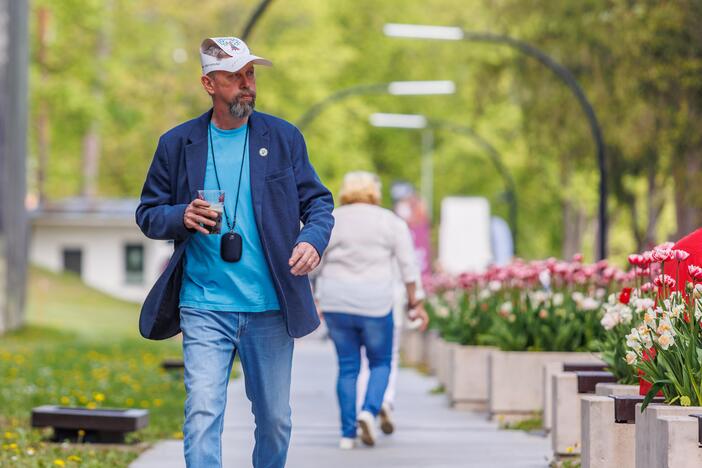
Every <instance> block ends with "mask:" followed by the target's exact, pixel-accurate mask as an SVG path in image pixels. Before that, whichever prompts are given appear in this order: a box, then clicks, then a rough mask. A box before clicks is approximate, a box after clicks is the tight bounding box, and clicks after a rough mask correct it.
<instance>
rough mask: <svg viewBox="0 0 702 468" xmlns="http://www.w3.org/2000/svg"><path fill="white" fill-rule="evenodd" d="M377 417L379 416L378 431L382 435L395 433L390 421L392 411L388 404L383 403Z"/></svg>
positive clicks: (393, 425)
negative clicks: (381, 432)
mask: <svg viewBox="0 0 702 468" xmlns="http://www.w3.org/2000/svg"><path fill="white" fill-rule="evenodd" d="M378 416H380V430H381V431H383V434H392V433H393V432H395V424H394V423H393V421H392V409H391V407H390V405H389V404H388V403H383V406H381V408H380V414H379V415H378Z"/></svg>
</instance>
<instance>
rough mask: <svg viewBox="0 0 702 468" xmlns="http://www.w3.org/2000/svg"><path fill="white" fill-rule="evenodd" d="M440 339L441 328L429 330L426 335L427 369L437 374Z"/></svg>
mask: <svg viewBox="0 0 702 468" xmlns="http://www.w3.org/2000/svg"><path fill="white" fill-rule="evenodd" d="M440 340H441V338H440V337H439V330H429V331H428V332H427V334H426V337H425V348H424V349H425V353H426V354H425V362H426V365H427V370H428V371H429V372H430V373H432V374H436V367H437V365H438V363H439V356H438V351H439V350H438V348H439V341H440Z"/></svg>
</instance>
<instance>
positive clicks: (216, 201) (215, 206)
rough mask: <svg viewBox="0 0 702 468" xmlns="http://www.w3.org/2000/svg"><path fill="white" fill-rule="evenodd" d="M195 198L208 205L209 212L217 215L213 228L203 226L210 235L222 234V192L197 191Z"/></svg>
mask: <svg viewBox="0 0 702 468" xmlns="http://www.w3.org/2000/svg"><path fill="white" fill-rule="evenodd" d="M197 197H198V198H199V199H200V200H205V201H206V202H207V203H209V204H210V208H209V209H210V210H212V211H214V212H216V213H217V219H215V222H216V223H217V224H215V225H214V226H208V225H206V224H205V225H203V227H204V228H205V229H207V230H208V231H209V233H210V234H221V233H222V213H223V212H224V190H198V191H197Z"/></svg>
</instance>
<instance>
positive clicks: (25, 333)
mask: <svg viewBox="0 0 702 468" xmlns="http://www.w3.org/2000/svg"><path fill="white" fill-rule="evenodd" d="M138 316H139V306H138V305H135V304H132V303H128V302H123V301H119V300H116V299H113V298H110V297H107V296H105V295H104V294H101V293H99V292H97V291H95V290H92V289H90V288H88V287H86V286H85V285H84V284H83V283H82V282H80V280H79V279H78V278H76V277H74V276H72V275H56V274H53V273H49V272H46V271H43V270H39V269H36V268H33V269H32V270H31V271H30V281H29V289H28V308H27V318H28V324H27V326H26V327H25V328H23V329H21V330H19V331H16V332H13V333H10V334H7V335H5V336H2V337H0V466H2V467H4V466H19V467H56V466H67V467H72V466H83V467H96V468H97V467H99V468H104V467H125V466H127V465H128V464H129V462H130V461H131V460H133V459H134V458H136V456H137V455H138V453H139V452H141V451H142V450H143V449H144V448H146V447H147V446H148V445H149V444H150V443H151V442H154V441H156V440H158V439H163V438H178V437H182V433H181V432H180V431H181V426H182V422H183V401H184V398H185V391H184V388H183V383H182V375H181V374H180V373H176V374H169V373H166V372H165V371H163V370H162V369H161V368H160V363H161V361H162V360H163V359H164V358H170V357H176V358H178V357H181V356H182V353H181V349H180V340H179V339H178V338H175V339H171V340H166V341H161V342H154V341H148V340H145V339H143V338H141V337H140V336H139V332H138V329H137V323H138ZM43 404H60V405H66V406H84V407H89V408H93V407H96V408H97V407H120V408H122V407H128V408H147V409H148V410H149V412H150V421H149V425H148V427H147V428H145V429H143V430H141V431H139V432H137V433H134V434H132V435H131V436H129V438H128V444H126V445H123V446H102V445H99V444H68V443H63V444H57V443H48V442H46V437H47V435H48V434H47V432H46V431H38V430H32V429H30V426H29V417H30V413H31V409H32V408H33V407H35V406H39V405H43Z"/></svg>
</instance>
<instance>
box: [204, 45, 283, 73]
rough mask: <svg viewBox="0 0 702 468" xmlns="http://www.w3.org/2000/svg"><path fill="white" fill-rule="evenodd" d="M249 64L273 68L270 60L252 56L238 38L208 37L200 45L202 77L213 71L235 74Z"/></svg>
mask: <svg viewBox="0 0 702 468" xmlns="http://www.w3.org/2000/svg"><path fill="white" fill-rule="evenodd" d="M251 62H253V63H255V64H257V65H266V66H268V67H272V66H273V63H272V62H271V61H270V60H266V59H264V58H263V57H259V56H258V55H252V54H251V51H250V50H249V47H248V46H247V45H246V43H245V42H244V41H242V40H241V39H239V38H238V37H208V38H207V39H205V40H204V41H202V44H200V64H201V65H202V74H203V75H206V74H208V73H209V72H211V71H215V70H224V71H228V72H236V71H239V70H241V69H242V68H243V67H244V66H245V65H246V64H247V63H251Z"/></svg>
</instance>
